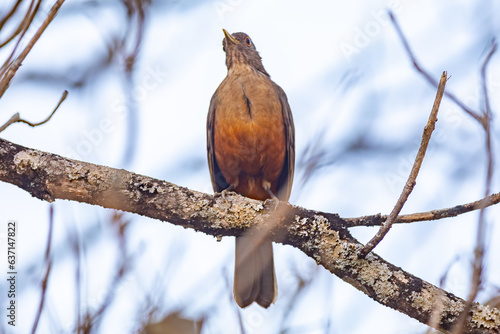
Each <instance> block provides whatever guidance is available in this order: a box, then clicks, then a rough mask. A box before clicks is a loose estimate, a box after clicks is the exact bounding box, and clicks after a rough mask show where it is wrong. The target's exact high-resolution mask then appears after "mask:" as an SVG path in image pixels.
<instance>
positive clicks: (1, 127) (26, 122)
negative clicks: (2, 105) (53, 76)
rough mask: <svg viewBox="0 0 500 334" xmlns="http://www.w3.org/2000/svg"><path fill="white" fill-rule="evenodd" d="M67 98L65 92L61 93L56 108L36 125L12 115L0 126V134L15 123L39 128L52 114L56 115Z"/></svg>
mask: <svg viewBox="0 0 500 334" xmlns="http://www.w3.org/2000/svg"><path fill="white" fill-rule="evenodd" d="M67 96H68V91H67V90H65V91H64V92H63V95H62V96H61V99H60V100H59V103H57V106H56V107H55V108H54V110H53V111H52V112H51V113H50V115H49V116H48V117H47V118H45V119H44V120H43V121H41V122H38V123H32V122H30V121H27V120H25V119H23V118H21V115H19V113H18V112H16V113H15V114H14V115H12V117H11V118H10V119H9V120H8V121H7V122H5V124H4V125H2V126H0V132H2V131H3V130H5V129H7V128H8V127H9V126H11V125H12V124H14V123H17V122H19V123H25V124H28V125H29V126H31V127H33V128H34V127H35V126H39V125H42V124H45V123H47V122H48V121H50V119H51V118H52V116H54V114H55V113H56V111H57V109H59V106H60V105H61V104H62V103H63V102H64V100H66V97H67Z"/></svg>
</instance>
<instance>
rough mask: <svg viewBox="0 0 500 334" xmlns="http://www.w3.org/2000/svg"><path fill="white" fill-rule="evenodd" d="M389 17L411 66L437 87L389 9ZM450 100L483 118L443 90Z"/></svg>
mask: <svg viewBox="0 0 500 334" xmlns="http://www.w3.org/2000/svg"><path fill="white" fill-rule="evenodd" d="M389 17H390V19H391V22H392V24H393V25H394V28H395V29H396V33H397V34H398V36H399V38H400V39H401V42H402V43H403V46H404V48H405V50H406V53H408V57H410V60H411V62H412V63H413V66H415V69H416V70H417V71H418V72H420V73H421V74H422V75H423V76H424V78H425V79H427V81H428V82H429V83H430V84H431V85H433V86H434V87H436V88H438V86H439V83H438V82H437V81H436V80H435V79H434V78H433V77H432V75H430V74H429V72H427V71H426V70H424V68H423V67H422V66H421V65H420V64H419V63H418V61H417V58H416V57H415V54H414V53H413V51H412V50H411V48H410V44H409V43H408V41H407V40H406V37H405V35H404V34H403V31H402V30H401V27H400V26H399V23H398V21H397V20H396V18H395V16H394V14H393V13H392V11H389ZM444 94H445V95H446V96H447V97H448V98H450V100H452V101H453V102H454V103H455V104H457V105H458V106H459V107H460V108H462V109H463V110H464V111H465V112H466V113H467V114H469V115H470V116H471V117H473V118H474V119H475V120H476V121H478V122H479V123H481V124H482V123H483V119H482V118H481V116H479V115H478V114H477V113H476V112H475V111H473V110H472V109H470V108H468V107H467V106H466V105H465V104H464V103H463V102H462V101H460V100H459V99H458V98H457V97H456V96H455V95H454V94H452V93H450V92H445V93H444Z"/></svg>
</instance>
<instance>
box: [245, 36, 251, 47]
mask: <svg viewBox="0 0 500 334" xmlns="http://www.w3.org/2000/svg"><path fill="white" fill-rule="evenodd" d="M245 43H246V44H247V46H250V45H252V40H251V39H250V37H245Z"/></svg>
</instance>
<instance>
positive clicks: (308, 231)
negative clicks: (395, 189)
mask: <svg viewBox="0 0 500 334" xmlns="http://www.w3.org/2000/svg"><path fill="white" fill-rule="evenodd" d="M0 180H2V181H5V182H9V183H12V184H15V185H17V186H19V187H21V188H22V189H25V190H27V191H28V192H30V194H32V195H33V196H35V197H37V198H40V199H43V200H47V201H54V200H55V199H67V200H73V201H79V202H84V203H89V204H94V205H100V206H103V207H107V208H114V209H118V210H123V211H128V212H132V213H137V214H140V215H144V216H148V217H151V218H154V219H159V220H161V221H168V222H170V223H172V224H175V225H180V226H184V227H187V228H192V229H195V230H197V231H202V232H204V233H206V234H209V235H213V236H237V235H241V234H242V233H244V232H245V231H246V230H247V229H249V228H253V229H256V230H257V231H258V230H260V229H263V228H266V225H267V222H268V220H269V218H270V217H272V215H273V214H274V202H273V201H267V202H261V201H256V200H252V199H249V198H245V197H243V196H240V195H237V194H234V193H229V194H226V195H225V199H224V198H222V197H221V196H211V195H208V194H203V193H200V192H197V191H193V190H190V189H186V188H183V187H179V186H177V185H174V184H171V183H168V182H166V181H161V180H157V179H153V178H150V177H147V176H143V175H138V174H134V173H130V172H127V171H125V170H123V169H114V168H110V167H105V166H99V165H95V164H90V163H86V162H81V161H76V160H71V159H66V158H63V157H61V156H58V155H55V154H50V153H45V152H41V151H37V150H32V149H28V148H25V147H22V146H20V145H17V144H14V143H11V142H9V141H6V140H4V139H0ZM287 206H288V210H286V216H284V217H281V218H280V219H279V222H278V224H277V225H276V227H275V228H274V229H272V230H271V231H270V233H269V239H270V240H272V241H275V242H281V243H283V244H288V245H291V246H293V247H296V248H298V249H300V250H302V251H303V252H304V253H305V254H307V255H308V256H310V257H311V258H313V259H315V261H316V262H317V263H318V264H321V265H322V266H324V267H325V268H326V269H327V270H329V271H330V272H331V273H333V274H335V275H337V276H338V277H340V278H341V279H343V280H344V281H346V282H348V283H349V284H351V285H353V286H354V287H355V288H357V289H359V290H360V291H362V292H363V293H365V294H366V295H367V296H369V297H370V298H372V299H374V300H375V301H377V302H378V303H380V304H382V305H386V306H389V307H391V308H393V309H395V310H398V311H400V312H403V313H404V314H407V315H408V316H410V317H412V318H414V319H417V320H418V321H420V322H422V323H427V324H428V323H429V322H430V321H431V317H432V316H433V314H434V313H433V312H434V310H435V309H436V307H438V306H440V305H442V310H443V311H442V312H441V313H440V314H439V315H438V316H437V317H436V318H435V319H437V320H436V321H435V323H434V326H435V327H436V328H437V329H438V330H440V331H442V332H445V333H449V332H450V330H451V328H452V326H453V325H454V323H455V322H456V320H457V318H458V316H459V315H460V313H461V312H462V310H463V309H464V307H465V301H464V300H462V299H460V298H458V297H456V296H454V295H453V294H451V293H448V292H446V291H444V290H442V289H440V288H438V287H436V286H434V285H432V284H430V283H428V282H425V281H423V280H422V279H420V278H418V277H415V276H413V275H411V274H410V273H407V272H405V271H404V270H402V269H401V268H399V267H396V266H394V265H392V264H391V263H389V262H387V261H385V260H384V259H382V258H381V257H379V256H378V255H376V254H374V253H370V254H368V255H367V256H366V258H364V259H360V258H359V257H358V254H359V250H360V249H361V248H362V247H363V245H362V244H360V243H359V242H358V241H357V240H356V239H355V238H353V237H352V236H351V234H350V233H349V231H348V230H347V229H346V228H345V226H344V225H343V220H342V219H341V218H339V217H338V216H337V215H335V214H329V213H321V212H317V211H312V210H306V209H303V208H300V207H296V206H292V205H287ZM469 314H470V316H469V317H468V318H467V322H466V324H467V331H468V332H470V333H492V332H498V331H500V310H498V309H494V308H491V307H488V306H483V305H479V304H474V305H473V307H472V309H471V311H470V313H469Z"/></svg>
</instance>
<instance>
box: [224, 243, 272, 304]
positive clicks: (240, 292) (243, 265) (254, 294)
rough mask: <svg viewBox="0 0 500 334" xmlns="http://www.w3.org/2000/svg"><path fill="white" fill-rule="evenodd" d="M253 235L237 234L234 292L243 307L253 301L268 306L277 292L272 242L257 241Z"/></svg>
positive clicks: (237, 301) (238, 302)
mask: <svg viewBox="0 0 500 334" xmlns="http://www.w3.org/2000/svg"><path fill="white" fill-rule="evenodd" d="M256 239H258V238H256V237H255V236H252V235H243V236H240V237H236V256H235V260H236V261H235V268H234V288H233V293H234V299H235V300H236V303H237V304H238V305H239V306H240V307H242V308H243V307H247V306H248V305H250V304H252V303H253V302H257V304H259V305H260V306H262V307H264V308H267V307H269V305H271V304H272V303H274V301H275V300H276V297H277V295H278V289H277V285H276V275H275V272H274V260H273V245H272V242H271V241H269V240H263V241H261V242H260V244H259V240H256Z"/></svg>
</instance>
